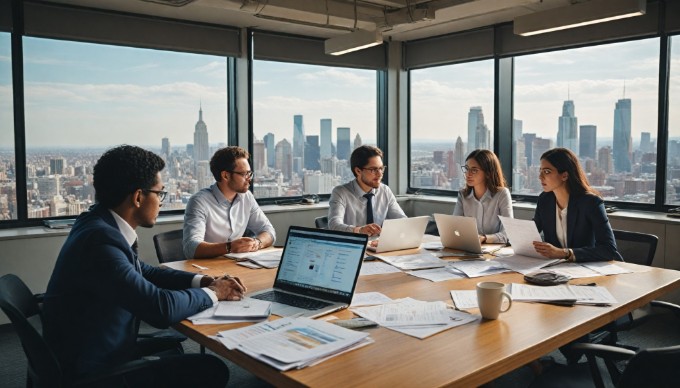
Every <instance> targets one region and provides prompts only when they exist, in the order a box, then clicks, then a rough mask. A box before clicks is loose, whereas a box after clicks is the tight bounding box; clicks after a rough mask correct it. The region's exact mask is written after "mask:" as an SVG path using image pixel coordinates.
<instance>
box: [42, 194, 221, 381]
mask: <svg viewBox="0 0 680 388" xmlns="http://www.w3.org/2000/svg"><path fill="white" fill-rule="evenodd" d="M134 260H135V253H134V252H133V251H132V249H131V247H130V245H129V244H128V243H127V241H126V240H125V238H124V237H123V235H122V234H121V232H120V231H119V230H118V226H117V225H116V222H115V220H114V218H113V215H112V214H111V213H110V212H109V210H108V209H106V208H104V207H102V206H99V205H97V206H95V207H94V208H93V209H92V210H91V211H88V212H84V213H82V214H81V215H80V216H79V217H78V219H77V220H76V222H75V224H74V225H73V228H72V230H71V233H69V236H68V238H67V239H66V242H65V243H64V246H63V247H62V248H61V252H60V253H59V257H58V258H57V263H56V265H55V268H54V271H53V273H52V277H51V278H50V281H49V284H48V286H47V292H46V295H45V300H44V304H43V322H44V323H43V333H44V336H45V339H46V340H47V341H48V342H49V343H50V344H51V346H52V347H53V349H54V350H55V352H56V355H57V357H58V358H59V360H60V362H61V365H62V366H63V367H64V369H65V370H64V372H65V373H69V374H76V375H77V374H83V373H89V372H93V371H96V370H97V369H98V368H101V367H103V366H106V365H114V364H117V363H120V362H125V361H127V360H129V359H130V357H131V356H132V352H133V351H134V347H135V342H136V336H137V333H136V331H137V327H136V326H137V325H136V320H135V318H136V317H137V318H140V319H142V320H144V321H146V322H147V323H149V324H151V325H153V326H155V327H158V328H165V327H168V326H169V325H171V324H174V323H176V322H179V321H181V320H182V319H184V318H186V317H188V316H190V315H193V314H195V313H197V312H199V311H202V310H205V309H206V308H208V307H210V306H212V304H213V302H212V300H211V299H210V297H209V296H208V294H207V293H206V292H205V291H203V290H201V289H199V288H191V281H192V279H193V278H194V276H195V274H192V273H189V272H183V271H175V270H170V269H161V268H157V267H153V266H150V265H147V264H145V263H143V262H141V261H140V264H141V273H140V272H139V271H138V270H137V268H136V267H135V265H134Z"/></svg>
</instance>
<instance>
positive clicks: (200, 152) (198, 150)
mask: <svg viewBox="0 0 680 388" xmlns="http://www.w3.org/2000/svg"><path fill="white" fill-rule="evenodd" d="M200 160H210V146H209V145H208V126H207V125H205V123H204V122H203V107H200V108H199V109H198V122H196V126H195V129H194V161H200Z"/></svg>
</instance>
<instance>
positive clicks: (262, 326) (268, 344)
mask: <svg viewBox="0 0 680 388" xmlns="http://www.w3.org/2000/svg"><path fill="white" fill-rule="evenodd" d="M217 339H218V340H219V341H220V342H222V344H224V346H226V347H227V348H228V349H230V350H233V349H237V350H239V351H241V352H243V353H245V354H248V355H249V356H251V357H253V358H255V359H256V360H259V361H262V362H264V363H266V364H268V365H271V366H273V367H274V368H276V369H278V370H282V371H286V370H289V369H292V368H297V369H300V368H304V367H306V366H311V365H315V364H318V363H319V362H322V361H325V360H327V359H329V358H331V357H334V356H337V355H339V354H342V353H345V352H347V351H350V350H353V349H357V348H359V347H362V346H365V345H368V344H370V343H372V342H373V340H371V339H370V338H369V337H368V333H363V332H359V331H354V330H349V329H345V328H343V327H340V326H337V325H333V324H331V323H328V322H325V321H315V320H313V319H309V318H292V317H288V318H282V319H278V320H276V321H271V322H262V323H259V324H257V325H252V326H247V327H242V328H239V329H234V330H226V331H221V332H219V334H218V335H217Z"/></svg>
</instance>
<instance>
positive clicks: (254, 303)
mask: <svg viewBox="0 0 680 388" xmlns="http://www.w3.org/2000/svg"><path fill="white" fill-rule="evenodd" d="M270 311H271V303H270V302H267V301H263V300H259V299H252V298H244V299H242V300H240V301H220V302H217V303H215V305H214V306H213V307H210V308H208V309H206V310H203V311H201V312H200V313H197V314H194V315H192V316H190V317H188V318H187V319H188V320H190V321H191V323H193V324H194V325H213V324H225V323H236V322H260V321H264V320H266V319H267V318H269V314H270Z"/></svg>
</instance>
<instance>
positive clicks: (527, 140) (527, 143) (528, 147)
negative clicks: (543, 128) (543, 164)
mask: <svg viewBox="0 0 680 388" xmlns="http://www.w3.org/2000/svg"><path fill="white" fill-rule="evenodd" d="M522 137H523V138H524V156H526V158H527V167H531V166H533V165H534V163H533V162H534V161H533V158H532V156H533V153H534V152H533V148H534V139H535V138H536V134H535V133H525V134H523V135H522ZM539 156H540V155H539ZM538 164H540V161H536V165H538Z"/></svg>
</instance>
